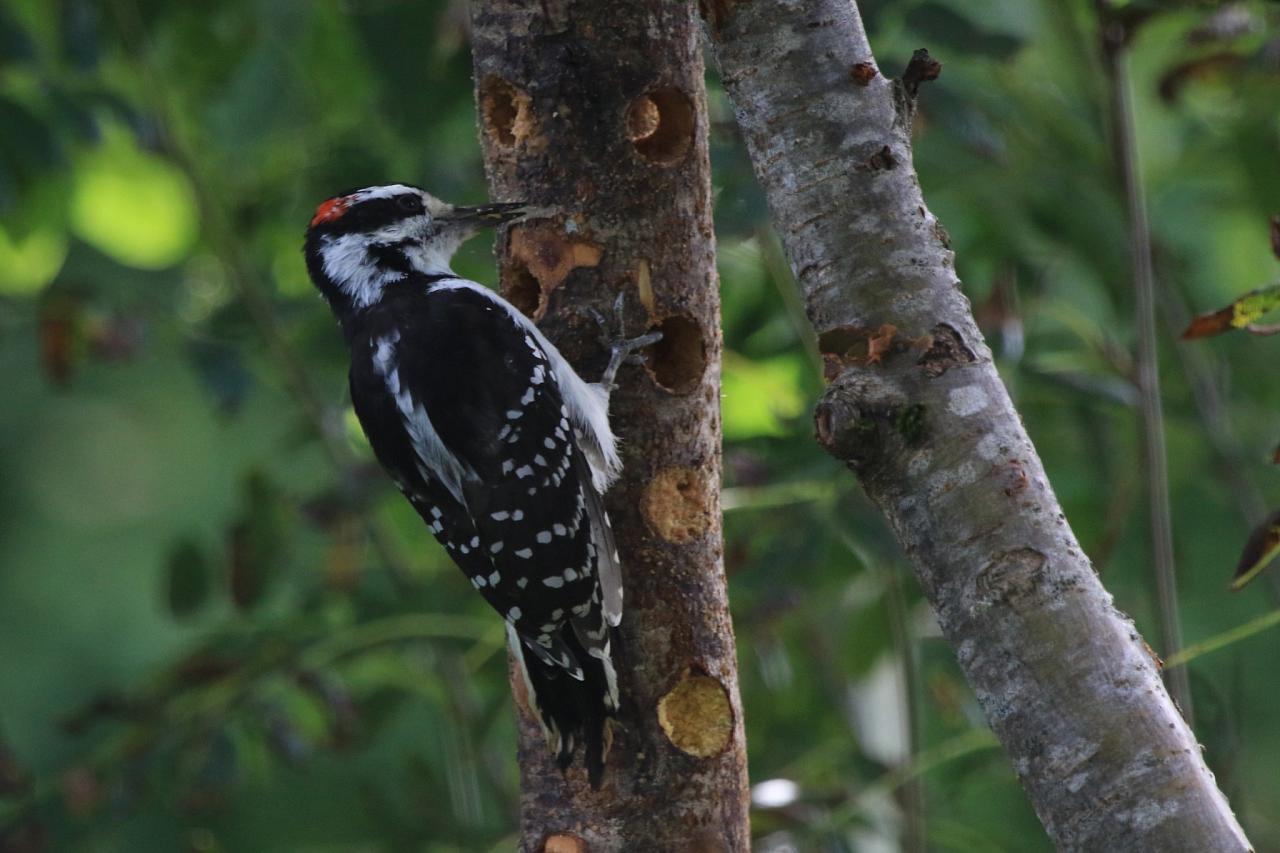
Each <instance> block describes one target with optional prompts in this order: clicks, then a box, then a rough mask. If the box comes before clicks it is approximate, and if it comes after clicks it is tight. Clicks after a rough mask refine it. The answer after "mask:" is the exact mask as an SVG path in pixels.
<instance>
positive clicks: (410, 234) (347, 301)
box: [304, 184, 537, 317]
mask: <svg viewBox="0 0 1280 853" xmlns="http://www.w3.org/2000/svg"><path fill="white" fill-rule="evenodd" d="M536 212H537V209H535V208H533V207H531V206H530V205H527V204H522V203H514V204H487V205H480V206H478V207H456V206H454V205H452V204H448V203H446V202H443V201H441V200H440V199H438V198H436V197H435V196H433V195H431V194H430V193H428V192H425V191H423V190H420V189H418V188H417V187H411V186H407V185H405V184H390V185H388V186H381V187H366V188H365V189H361V190H354V191H352V192H348V193H343V194H341V195H336V196H334V197H333V198H331V199H328V200H327V201H325V202H323V203H321V205H320V206H319V207H318V208H316V213H315V216H313V217H312V218H311V225H310V227H308V229H307V240H306V245H305V247H304V251H305V253H306V256H307V270H308V271H309V272H310V273H311V280H312V281H313V282H315V285H316V287H317V288H318V289H319V291H320V292H321V293H322V294H323V295H324V297H325V299H327V300H328V301H329V304H330V306H332V307H333V310H334V312H335V313H337V314H338V315H339V316H340V317H342V316H345V315H347V314H349V313H352V312H356V311H360V310H363V309H365V308H368V307H369V306H370V305H374V304H376V303H377V302H378V301H379V300H380V299H381V298H382V296H383V293H384V292H385V291H386V289H387V288H388V287H391V286H394V285H395V284H396V282H399V281H402V280H404V279H406V278H409V276H410V274H411V273H414V272H417V273H423V274H426V275H444V274H450V271H449V260H450V259H451V258H452V257H453V253H454V252H456V251H457V249H458V247H459V246H461V245H462V243H463V242H464V241H466V240H467V239H468V238H469V237H471V236H473V235H474V234H475V233H476V232H478V231H479V230H480V229H481V228H483V227H485V226H488V225H498V224H501V223H503V222H512V221H515V220H518V219H523V218H525V217H527V216H530V215H532V214H534V213H536Z"/></svg>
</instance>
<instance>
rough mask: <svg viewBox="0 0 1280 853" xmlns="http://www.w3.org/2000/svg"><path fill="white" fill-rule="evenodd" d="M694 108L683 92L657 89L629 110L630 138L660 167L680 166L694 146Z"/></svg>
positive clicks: (636, 101)
mask: <svg viewBox="0 0 1280 853" xmlns="http://www.w3.org/2000/svg"><path fill="white" fill-rule="evenodd" d="M693 133H694V120H693V104H692V102H690V100H689V98H688V97H687V96H686V95H685V94H684V92H681V91H680V90H679V89H674V88H667V89H654V90H653V91H651V92H646V93H645V94H643V95H641V96H640V97H638V98H636V99H635V100H634V101H632V102H631V106H630V107H628V108H627V138H628V139H630V140H631V142H632V144H633V145H635V147H636V151H638V152H639V153H640V156H641V157H643V158H645V159H646V160H648V161H649V162H650V163H655V164H657V165H659V166H671V165H674V164H675V163H677V162H679V161H680V160H681V159H682V158H683V157H684V155H685V154H687V153H688V152H689V149H690V148H691V147H692V146H693Z"/></svg>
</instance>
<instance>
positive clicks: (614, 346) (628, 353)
mask: <svg viewBox="0 0 1280 853" xmlns="http://www.w3.org/2000/svg"><path fill="white" fill-rule="evenodd" d="M625 307H626V291H623V292H622V293H619V294H618V298H617V299H615V300H614V301H613V317H614V324H615V325H614V327H615V328H616V329H618V332H619V334H620V335H623V336H624V337H623V339H622V340H617V339H615V338H612V336H610V335H609V334H608V331H607V330H608V328H609V324H608V323H607V322H606V321H605V319H604V317H603V316H601V314H600V312H599V311H597V310H595V309H594V308H590V309H588V311H589V312H590V314H591V316H592V318H593V319H594V320H595V321H596V323H597V324H598V325H599V326H600V332H601V338H602V341H601V342H602V343H603V344H604V345H605V346H607V347H608V348H609V364H608V366H607V367H605V369H604V373H603V375H601V377H600V384H601V385H603V386H604V388H605V390H606V391H611V390H613V386H614V382H615V380H616V379H617V376H618V369H619V368H621V367H622V365H624V364H644V356H643V355H642V354H641V353H639V352H637V350H640V349H643V348H644V347H647V346H651V345H653V344H656V343H657V342H658V341H660V340H662V332H658V331H653V332H647V333H645V334H643V335H640V336H639V337H635V338H626V337H625V335H626V318H625V316H624V315H625V312H624V308H625Z"/></svg>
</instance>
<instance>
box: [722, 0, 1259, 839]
mask: <svg viewBox="0 0 1280 853" xmlns="http://www.w3.org/2000/svg"><path fill="white" fill-rule="evenodd" d="M702 13H703V17H704V19H705V21H706V25H707V31H708V33H709V35H710V37H711V41H712V43H713V46H714V49H715V53H716V58H717V61H718V63H719V66H720V70H721V76H722V79H723V80H724V83H725V88H726V89H727V91H728V93H729V96H730V98H731V99H732V101H733V103H734V108H735V110H736V112H737V117H738V122H739V125H740V126H741V128H742V130H743V134H744V136H745V137H746V141H747V145H748V149H749V151H750V154H751V158H752V161H753V162H754V164H755V170H756V175H757V177H758V178H759V180H760V182H761V184H762V185H763V186H764V189H765V193H766V195H767V197H768V200H769V205H770V209H771V212H772V214H773V219H774V222H775V224H776V226H777V228H778V231H779V232H780V234H781V236H782V241H783V244H784V246H785V247H786V249H787V253H788V255H789V257H790V259H791V264H792V267H793V268H794V269H795V271H796V277H797V279H798V280H799V281H800V284H801V286H802V287H803V288H804V292H805V296H806V301H807V308H808V314H809V318H810V320H811V321H812V322H813V324H814V326H815V328H816V330H817V332H818V333H819V346H820V349H821V350H822V353H823V357H824V360H825V361H826V365H827V374H828V377H829V378H831V383H830V385H829V387H828V389H827V392H826V394H825V395H824V397H823V399H822V400H821V402H820V403H819V405H818V408H817V412H816V415H815V420H816V425H817V435H818V440H819V441H820V442H821V444H822V445H823V446H824V447H825V448H826V449H827V450H828V451H829V452H831V453H832V454H833V455H835V456H836V457H837V458H838V459H840V460H842V461H844V462H845V463H846V464H847V465H848V466H849V467H850V468H851V469H852V470H853V471H854V472H855V473H856V474H857V475H858V477H859V478H860V480H861V481H862V484H863V486H864V488H865V489H866V491H867V493H868V495H870V496H871V498H872V499H873V500H874V501H875V502H876V503H877V505H879V507H880V508H881V510H882V511H883V512H884V514H885V516H886V518H887V519H888V520H889V523H890V525H891V526H892V528H893V530H894V533H895V534H896V536H897V538H898V540H899V541H900V542H901V544H902V546H903V548H904V549H905V550H906V552H907V554H908V555H909V556H910V558H911V559H912V562H913V563H914V566H915V569H916V573H917V576H918V577H919V579H920V583H921V586H922V587H923V588H924V591H925V593H926V595H927V596H928V597H929V600H930V601H931V603H932V604H933V606H934V608H935V610H936V611H937V613H938V619H939V622H940V624H941V625H942V629H943V631H944V633H945V634H946V636H947V638H948V640H949V641H950V642H951V643H952V645H953V646H954V647H955V649H956V653H957V657H958V659H959V662H960V665H961V667H962V669H963V670H964V673H965V676H966V678H967V679H968V680H969V683H970V684H971V685H972V686H973V689H974V692H975V693H976V694H977V696H978V699H979V701H980V702H981V703H982V706H983V708H984V710H985V712H986V715H987V719H988V721H989V722H990V724H991V727H992V729H993V730H994V732H995V734H996V736H997V737H998V738H999V739H1000V741H1001V743H1002V745H1003V746H1004V749H1005V752H1006V753H1007V754H1008V756H1009V758H1010V761H1011V762H1012V764H1013V768H1014V771H1015V772H1016V773H1017V775H1018V778H1019V780H1020V781H1021V783H1022V785H1023V787H1024V788H1025V789H1026V791H1027V793H1028V795H1029V797H1030V798H1031V801H1032V803H1033V805H1034V806H1035V808H1036V811H1037V813H1038V814H1039V816H1040V819H1041V820H1042V822H1043V823H1044V825H1045V828H1046V829H1047V830H1048V833H1049V835H1050V837H1051V838H1052V839H1053V841H1054V842H1055V843H1056V844H1057V845H1058V846H1059V847H1060V848H1061V849H1065V850H1100V849H1107V850H1161V851H1167V850H1246V849H1248V842H1247V841H1246V839H1245V837H1244V833H1243V831H1242V830H1241V828H1240V826H1239V824H1238V823H1237V822H1236V819H1235V817H1234V815H1233V814H1232V813H1231V810H1230V807H1229V806H1228V804H1227V802H1226V800H1225V798H1224V797H1223V796H1222V794H1221V793H1220V792H1219V791H1218V788H1217V786H1216V784H1215V782H1214V779H1213V775H1212V774H1211V773H1210V771H1209V769H1208V768H1207V766H1206V765H1205V763H1204V760H1203V759H1202V758H1201V755H1200V749H1199V746H1198V744H1197V743H1196V741H1195V738H1194V736H1193V734H1192V732H1191V730H1190V729H1189V728H1188V726H1187V724H1186V722H1185V721H1184V720H1183V719H1182V717H1181V715H1179V713H1178V711H1177V708H1176V707H1174V705H1173V703H1172V702H1171V701H1170V699H1169V695H1168V693H1167V692H1166V691H1165V689H1164V686H1163V685H1162V683H1161V680H1160V674H1159V664H1158V662H1157V661H1156V660H1155V659H1154V656H1153V655H1152V653H1151V652H1150V650H1149V649H1148V648H1147V647H1146V644H1145V643H1144V642H1143V641H1142V638H1141V637H1140V636H1139V635H1138V633H1137V631H1136V630H1135V629H1134V627H1133V624H1132V622H1131V621H1130V620H1129V619H1128V618H1127V617H1125V616H1124V615H1123V614H1121V613H1119V612H1118V611H1117V610H1116V609H1115V607H1114V606H1113V604H1112V601H1111V597H1110V595H1108V594H1107V592H1106V590H1104V589H1103V588H1102V585H1101V583H1100V582H1099V580H1098V578H1097V575H1096V574H1095V573H1094V571H1093V569H1092V567H1091V566H1090V565H1089V562H1088V560H1087V559H1086V557H1085V555H1084V553H1083V552H1082V551H1081V549H1080V546H1079V544H1078V543H1077V542H1076V539H1075V537H1074V535H1073V534H1072V532H1071V529H1070V527H1069V526H1068V525H1067V522H1066V519H1065V518H1064V516H1063V514H1062V510H1061V508H1060V506H1059V505H1058V502H1057V499H1056V498H1055V496H1054V494H1053V492H1052V490H1051V488H1050V487H1049V483H1048V481H1047V479H1046V477H1045V473H1044V469H1043V467H1042V465H1041V463H1040V460H1039V457H1038V456H1037V455H1036V452H1035V448H1034V447H1033V446H1032V444H1031V442H1030V440H1029V438H1028V437H1027V435H1026V432H1025V430H1024V429H1023V427H1022V424H1021V422H1020V420H1019V419H1018V415H1017V413H1016V412H1015V410H1014V409H1013V406H1012V403H1011V402H1010V400H1009V396H1008V394H1007V392H1006V390H1005V388H1004V385H1003V384H1002V383H1001V381H1000V378H999V376H998V374H997V373H996V370H995V367H994V365H993V363H992V359H991V354H990V352H989V350H988V349H987V347H986V345H985V343H984V342H983V340H982V336H981V334H980V333H979V331H978V329H977V326H976V324H975V323H974V320H973V317H972V314H971V312H970V310H969V305H968V302H967V300H966V299H965V297H964V295H963V294H962V293H961V291H960V287H959V281H958V280H957V278H956V274H955V268H954V263H953V256H952V253H951V251H950V248H949V245H948V239H947V236H946V232H945V231H944V230H943V229H942V227H941V226H940V225H939V223H938V221H937V220H936V219H935V218H934V217H933V215H932V214H931V213H930V212H929V210H928V209H927V208H926V207H925V204H924V200H923V197H922V195H921V192H920V187H919V183H918V180H917V177H916V174H915V171H914V169H913V168H912V164H911V145H910V128H911V119H912V115H913V113H914V109H915V104H914V96H913V95H912V93H911V91H910V88H911V87H913V86H915V85H918V84H919V83H920V82H921V81H922V80H923V79H926V77H927V76H928V75H927V74H926V75H924V76H921V74H920V72H921V71H923V70H926V68H928V67H929V66H923V65H921V64H920V63H921V62H923V61H924V57H922V56H917V57H915V59H914V60H913V65H914V66H915V68H916V73H915V74H913V75H912V77H913V79H912V80H911V81H910V83H909V85H908V84H904V83H903V82H901V81H893V80H888V79H886V78H885V77H884V76H883V75H882V74H880V73H879V72H878V69H877V67H876V64H875V59H874V57H873V56H872V54H871V49H870V46H869V44H868V42H867V38H866V34H865V32H864V31H863V27H862V22H861V18H860V17H859V14H858V10H857V8H856V7H855V6H854V4H852V3H850V2H848V0H814V1H813V2H809V3H803V4H798V3H794V2H789V0H751V2H734V1H733V0H704V2H703V4H702ZM936 70H937V69H936V68H933V69H932V71H934V72H936Z"/></svg>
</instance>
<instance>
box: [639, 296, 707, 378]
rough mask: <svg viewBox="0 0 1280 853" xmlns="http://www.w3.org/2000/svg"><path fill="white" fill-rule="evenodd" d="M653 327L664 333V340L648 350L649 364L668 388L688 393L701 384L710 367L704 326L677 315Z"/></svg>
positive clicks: (647, 360) (691, 319) (649, 367)
mask: <svg viewBox="0 0 1280 853" xmlns="http://www.w3.org/2000/svg"><path fill="white" fill-rule="evenodd" d="M653 329H654V330H656V331H659V332H662V340H660V341H658V342H657V343H656V344H654V345H652V346H650V347H648V348H647V349H646V350H645V356H646V359H645V367H646V368H647V369H648V371H649V374H650V375H651V376H653V378H654V381H656V382H657V383H658V384H659V385H661V386H662V387H663V388H665V389H666V390H668V391H671V392H672V393H675V394H687V393H688V392H690V391H692V390H693V389H694V388H696V387H697V386H698V382H699V380H701V379H702V373H703V371H704V370H706V367H707V346H706V343H705V342H704V340H703V335H702V327H701V326H699V325H698V321H696V320H694V319H693V318H692V317H690V316H688V315H685V314H676V315H674V316H671V317H667V318H665V319H663V320H662V322H660V323H658V324H657V325H656V326H654V327H653Z"/></svg>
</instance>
